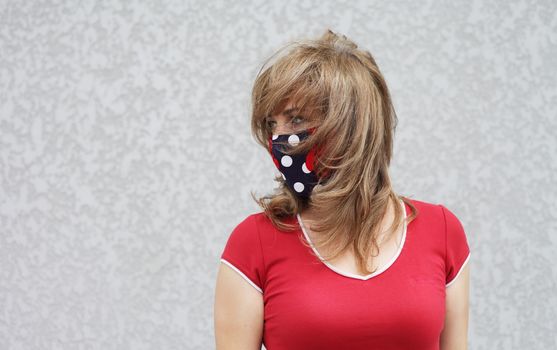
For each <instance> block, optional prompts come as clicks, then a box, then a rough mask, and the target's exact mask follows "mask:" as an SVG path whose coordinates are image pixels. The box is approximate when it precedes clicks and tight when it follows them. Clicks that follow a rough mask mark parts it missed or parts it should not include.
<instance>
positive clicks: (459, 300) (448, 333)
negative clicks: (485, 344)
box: [440, 264, 470, 350]
mask: <svg viewBox="0 0 557 350" xmlns="http://www.w3.org/2000/svg"><path fill="white" fill-rule="evenodd" d="M445 290H446V299H445V326H444V328H443V331H442V333H441V339H440V349H441V350H449V349H450V350H466V349H467V348H468V314H469V311H468V310H469V290H470V264H466V265H464V267H462V270H461V271H460V273H459V274H458V276H457V277H456V279H455V280H454V282H453V283H451V285H449V286H448V287H447V288H445Z"/></svg>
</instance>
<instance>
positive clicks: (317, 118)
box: [251, 29, 418, 275]
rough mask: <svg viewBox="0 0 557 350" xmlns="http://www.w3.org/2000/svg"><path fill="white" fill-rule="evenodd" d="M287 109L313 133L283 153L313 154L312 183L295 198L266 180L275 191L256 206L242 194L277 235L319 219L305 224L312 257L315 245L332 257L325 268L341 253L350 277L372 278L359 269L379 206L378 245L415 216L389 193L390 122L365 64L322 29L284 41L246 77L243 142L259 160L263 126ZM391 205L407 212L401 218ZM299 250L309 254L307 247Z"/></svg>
mask: <svg viewBox="0 0 557 350" xmlns="http://www.w3.org/2000/svg"><path fill="white" fill-rule="evenodd" d="M288 49H289V50H288ZM282 52H284V53H285V54H284V55H280V53H282ZM267 64H269V66H267ZM287 103H293V104H294V105H295V106H296V107H298V108H299V112H298V114H300V115H302V116H303V117H305V118H306V120H307V122H308V124H307V127H315V130H314V132H313V133H312V134H311V135H310V136H309V137H308V138H307V139H304V140H303V141H301V142H299V143H298V144H297V145H296V146H295V147H292V148H291V150H290V153H298V152H307V151H309V150H310V149H311V148H312V147H316V148H317V149H318V150H319V151H318V153H317V154H318V157H317V158H316V162H315V164H314V171H315V172H316V175H317V176H318V178H319V182H318V183H317V185H316V186H315V187H314V189H313V191H312V192H311V195H310V197H309V199H307V200H304V199H302V198H299V197H298V196H296V194H295V193H294V192H293V191H292V190H291V189H290V188H289V187H288V186H287V185H286V183H285V181H284V179H283V177H282V175H281V174H278V175H277V176H276V177H275V179H274V180H275V181H277V182H278V183H279V186H278V187H277V188H275V191H274V192H273V193H271V194H267V195H264V196H262V197H260V198H256V196H255V195H254V193H253V192H251V196H252V198H253V199H254V200H255V201H256V202H257V203H258V205H259V206H260V207H261V208H262V209H263V211H264V213H265V215H266V216H267V217H268V218H269V219H270V220H271V221H272V223H273V225H274V226H275V227H277V228H278V229H280V230H283V231H292V230H298V229H300V226H299V223H297V222H293V220H292V219H293V218H294V217H295V216H296V214H298V213H300V212H302V211H303V210H304V209H306V208H308V207H311V210H312V213H314V214H315V217H316V218H319V220H316V222H315V223H314V224H312V225H311V230H312V232H315V233H316V236H317V238H315V239H312V243H313V245H314V246H315V247H316V249H317V250H319V251H322V249H320V248H323V247H325V248H326V250H327V251H331V252H332V253H331V254H330V255H325V254H321V257H323V259H324V260H331V259H334V258H336V257H337V256H339V255H340V254H342V253H344V252H345V251H346V250H347V249H351V250H352V251H353V252H354V255H355V258H356V261H357V266H358V269H359V271H360V272H362V273H363V274H364V275H367V274H369V273H373V272H375V271H376V269H374V270H371V271H370V270H369V269H368V265H371V264H370V262H371V261H372V260H373V259H372V257H375V256H377V255H373V254H371V252H372V251H373V250H376V251H377V254H378V252H379V245H378V237H379V236H380V235H382V234H383V232H380V229H381V227H380V226H381V223H382V220H383V218H384V217H385V215H386V213H387V209H388V205H389V202H391V203H392V204H393V208H394V220H393V222H392V224H391V225H390V227H389V228H388V229H387V231H386V233H385V236H384V238H383V239H384V240H388V239H389V238H390V236H391V235H394V234H396V232H397V230H398V229H399V228H400V227H401V225H403V224H404V220H406V224H407V225H408V224H409V223H410V222H411V221H412V220H413V219H414V218H415V217H416V216H417V214H418V211H417V208H416V207H415V206H414V205H413V204H412V203H411V202H410V200H409V199H408V198H407V197H405V196H402V195H398V194H396V193H395V192H394V191H393V188H392V186H391V180H390V178H389V173H388V168H389V164H390V160H391V157H392V154H393V137H394V132H395V129H396V124H397V121H398V118H397V116H396V112H395V110H394V106H393V104H392V101H391V96H390V93H389V90H388V88H387V84H386V82H385V79H384V78H383V75H382V74H381V72H380V71H379V68H378V66H377V64H376V63H375V59H374V58H373V56H372V55H371V53H370V52H369V51H367V50H363V49H359V48H358V45H356V44H355V43H354V42H353V41H352V40H350V39H348V38H347V37H346V36H345V35H338V34H336V33H334V32H333V31H331V30H330V29H327V30H326V31H325V33H324V34H323V35H322V36H321V37H320V38H317V39H303V40H298V41H292V42H290V43H289V44H287V45H285V46H284V47H283V48H282V49H280V50H278V51H277V52H276V53H275V54H274V55H272V56H271V57H269V59H267V60H266V61H265V62H264V64H263V66H262V67H261V69H260V70H259V72H258V74H257V77H256V79H255V83H254V86H253V90H252V116H251V131H252V135H253V136H254V137H255V139H256V141H257V143H259V144H260V145H261V146H262V147H264V148H265V149H266V150H267V151H268V152H269V155H270V154H271V153H270V150H269V137H270V136H271V135H272V130H271V129H270V128H269V126H268V119H269V117H271V116H273V115H275V114H276V113H280V112H281V111H282V108H283V107H284V106H285V105H286V104H287ZM269 164H273V163H272V162H271V161H270V163H269ZM325 179H326V180H327V181H324V180H325ZM400 200H402V201H403V202H405V203H407V204H408V205H409V206H410V208H411V211H412V212H411V214H410V215H409V216H407V217H405V215H404V208H402V206H401V205H400V204H399V203H400ZM300 237H301V236H300ZM302 242H303V243H304V244H305V245H306V246H308V247H309V242H307V243H306V242H305V241H304V240H302ZM314 255H315V254H314ZM316 257H317V258H319V257H318V256H316Z"/></svg>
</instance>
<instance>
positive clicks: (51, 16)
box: [0, 0, 557, 350]
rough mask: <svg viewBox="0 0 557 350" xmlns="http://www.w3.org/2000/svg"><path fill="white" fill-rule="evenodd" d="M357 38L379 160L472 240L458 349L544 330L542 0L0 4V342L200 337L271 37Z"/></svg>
mask: <svg viewBox="0 0 557 350" xmlns="http://www.w3.org/2000/svg"><path fill="white" fill-rule="evenodd" d="M326 28H331V29H332V30H334V31H338V32H340V33H343V34H346V35H347V36H349V37H350V38H352V39H353V40H355V41H356V42H357V43H358V44H359V45H360V46H362V47H364V48H365V49H368V50H370V51H371V52H372V53H373V54H374V56H375V58H376V60H377V62H378V64H379V67H380V69H381V70H382V72H383V73H384V75H385V77H386V79H387V82H388V84H389V87H390V89H391V93H392V95H393V98H394V101H395V106H396V109H397V114H398V117H399V124H398V128H397V134H396V145H395V156H394V159H393V162H392V178H393V182H394V184H395V189H396V190H397V192H399V193H401V194H405V195H408V196H410V197H413V198H416V199H420V200H425V201H431V202H434V203H443V204H444V205H446V206H447V207H448V208H451V210H453V211H454V212H455V213H456V214H457V215H458V217H459V218H460V220H461V221H462V223H463V225H464V227H465V230H466V232H467V235H468V239H469V242H470V247H471V250H472V252H473V253H472V258H471V299H470V303H471V312H470V328H469V344H470V349H490V350H493V349H556V348H557V338H556V334H557V332H556V329H557V321H556V319H557V291H556V290H557V267H556V264H557V250H556V247H557V221H556V219H557V214H556V213H557V204H556V201H555V198H556V197H557V191H556V185H557V181H556V180H557V161H556V158H557V141H556V139H557V138H556V136H555V134H556V131H555V130H556V128H557V107H556V104H557V83H556V77H557V67H556V62H557V61H556V57H557V35H556V33H557V5H556V3H555V1H550V0H545V1H534V0H519V1H502V0H501V1H477V0H476V1H388V2H387V1H322V0H321V1H317V0H315V1H313V0H306V1H263V0H260V1H253V2H242V1H236V2H231V1H230V2H228V1H174V2H167V1H155V0H152V1H125V2H124V1H123V2H114V1H98V2H94V1H79V2H78V1H1V2H0V176H1V178H0V180H1V184H0V230H1V231H0V310H1V311H0V349H103V350H104V349H119V350H123V349H212V348H214V338H213V317H212V316H213V298H214V286H215V277H216V271H217V268H218V264H219V259H218V258H219V255H220V253H221V251H222V249H223V246H224V243H225V241H226V238H227V237H228V235H229V233H230V231H231V229H232V228H233V227H234V226H235V225H236V224H237V223H238V222H239V221H240V220H242V219H243V218H244V217H245V216H246V215H248V214H249V213H252V212H254V211H258V210H259V208H258V207H257V206H256V204H255V203H254V202H253V201H252V200H251V197H250V195H249V191H250V190H254V191H255V192H256V193H257V194H263V193H266V192H269V191H271V189H272V186H274V183H273V181H272V178H273V176H274V175H275V170H276V169H275V168H274V165H273V163H272V161H271V160H270V157H268V155H267V154H266V153H265V151H264V150H263V149H261V148H259V147H258V146H257V145H256V144H255V142H254V140H253V139H252V138H251V136H250V133H249V108H250V104H249V103H250V89H251V85H252V83H253V79H254V77H255V74H256V72H257V70H258V69H259V67H260V65H261V63H262V62H263V60H264V59H265V58H267V57H268V56H269V55H270V54H272V53H273V52H274V51H275V50H276V49H278V48H279V47H280V46H281V45H283V44H285V43H286V42H287V41H288V40H291V39H298V38H303V37H313V36H318V35H320V34H321V33H322V32H323V31H324V30H325V29H326Z"/></svg>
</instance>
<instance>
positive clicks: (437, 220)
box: [221, 199, 470, 350]
mask: <svg viewBox="0 0 557 350" xmlns="http://www.w3.org/2000/svg"><path fill="white" fill-rule="evenodd" d="M410 201H411V202H412V203H413V204H414V206H415V207H416V208H417V210H418V216H417V217H416V218H415V219H414V220H413V221H412V222H411V223H410V224H409V225H405V226H404V231H403V232H404V233H403V236H402V239H401V245H400V247H399V249H398V251H397V253H396V254H395V255H394V257H393V258H392V259H391V260H390V262H389V263H387V264H386V265H384V266H383V267H382V268H381V269H379V270H378V271H376V272H375V273H373V274H370V275H368V276H365V277H363V276H359V275H353V274H350V273H348V272H343V271H342V270H339V269H338V268H335V267H334V266H332V265H330V264H328V263H325V262H321V261H319V260H318V259H317V258H316V257H315V256H314V255H312V254H311V251H310V249H314V248H313V246H312V248H308V247H306V246H304V245H303V244H302V242H300V240H299V239H300V238H302V239H305V240H306V241H308V242H311V241H309V237H308V236H307V234H306V232H305V231H304V230H302V227H301V226H299V227H300V228H299V229H297V230H296V231H292V232H286V231H281V230H278V229H276V228H275V227H274V226H273V225H272V223H271V221H270V220H269V219H268V218H267V217H266V216H265V214H264V213H263V212H258V213H254V214H251V215H249V216H248V217H247V218H245V219H244V220H243V221H242V222H240V223H239V224H238V225H237V226H236V227H235V228H234V230H233V231H232V233H231V234H230V236H229V237H228V241H227V243H226V246H225V248H224V250H223V252H222V255H221V261H222V262H223V263H225V264H227V265H229V266H231V267H232V268H233V269H234V270H235V271H236V272H238V273H239V274H240V275H241V276H242V277H243V278H244V279H245V280H246V282H248V283H249V284H250V285H251V286H253V287H254V288H255V289H256V290H257V291H259V292H260V293H262V294H263V299H264V330H263V344H264V346H265V348H266V349H267V350H296V349H304V350H309V349H320V350H327V349H335V350H338V349H350V350H358V349H366V350H368V349H382V350H389V349H397V350H403V349H408V350H410V349H411V350H416V349H420V350H438V349H439V337H440V334H441V331H442V329H443V326H444V317H445V288H446V287H447V286H449V285H450V284H451V283H453V282H454V281H455V279H456V278H457V277H458V275H459V273H460V271H461V270H462V268H463V266H464V265H465V264H466V263H467V262H468V260H469V259H470V249H469V247H468V241H467V238H466V234H465V232H464V229H463V227H462V224H461V223H460V221H459V219H458V218H457V217H456V216H455V215H454V214H453V213H452V212H451V211H449V210H448V209H447V208H446V207H444V206H443V205H442V204H432V203H427V202H423V201H419V200H416V199H410ZM400 204H401V206H404V209H405V213H406V216H408V215H409V214H410V207H409V206H408V205H406V204H405V203H403V202H402V201H400ZM288 220H291V221H290V222H292V223H299V221H297V220H299V219H298V217H292V218H291V219H288ZM314 251H315V252H316V254H317V255H318V253H317V251H316V250H315V249H314ZM318 256H319V255H318Z"/></svg>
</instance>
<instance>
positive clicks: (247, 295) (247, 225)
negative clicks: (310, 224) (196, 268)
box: [214, 215, 266, 350]
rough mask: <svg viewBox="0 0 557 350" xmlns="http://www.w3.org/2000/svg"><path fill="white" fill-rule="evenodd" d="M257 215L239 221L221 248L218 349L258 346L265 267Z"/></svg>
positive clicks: (216, 307)
mask: <svg viewBox="0 0 557 350" xmlns="http://www.w3.org/2000/svg"><path fill="white" fill-rule="evenodd" d="M256 221H257V216H256V215H250V216H248V217H247V218H246V219H245V220H243V221H242V222H240V223H239V224H238V225H236V227H235V228H234V230H233V231H232V232H231V234H230V235H229V237H228V240H227V242H226V245H225V247H224V249H223V251H222V254H221V258H220V261H221V262H220V264H219V270H218V273H217V281H216V288H215V304H214V322H215V324H214V327H215V341H216V345H217V350H229V349H232V350H234V349H242V350H244V349H248V350H254V349H261V344H262V336H263V322H264V317H263V316H264V315H263V313H264V307H263V306H264V299H263V288H264V286H265V279H266V269H265V262H264V257H263V249H262V244H261V238H260V234H259V228H258V225H257V222H256Z"/></svg>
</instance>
